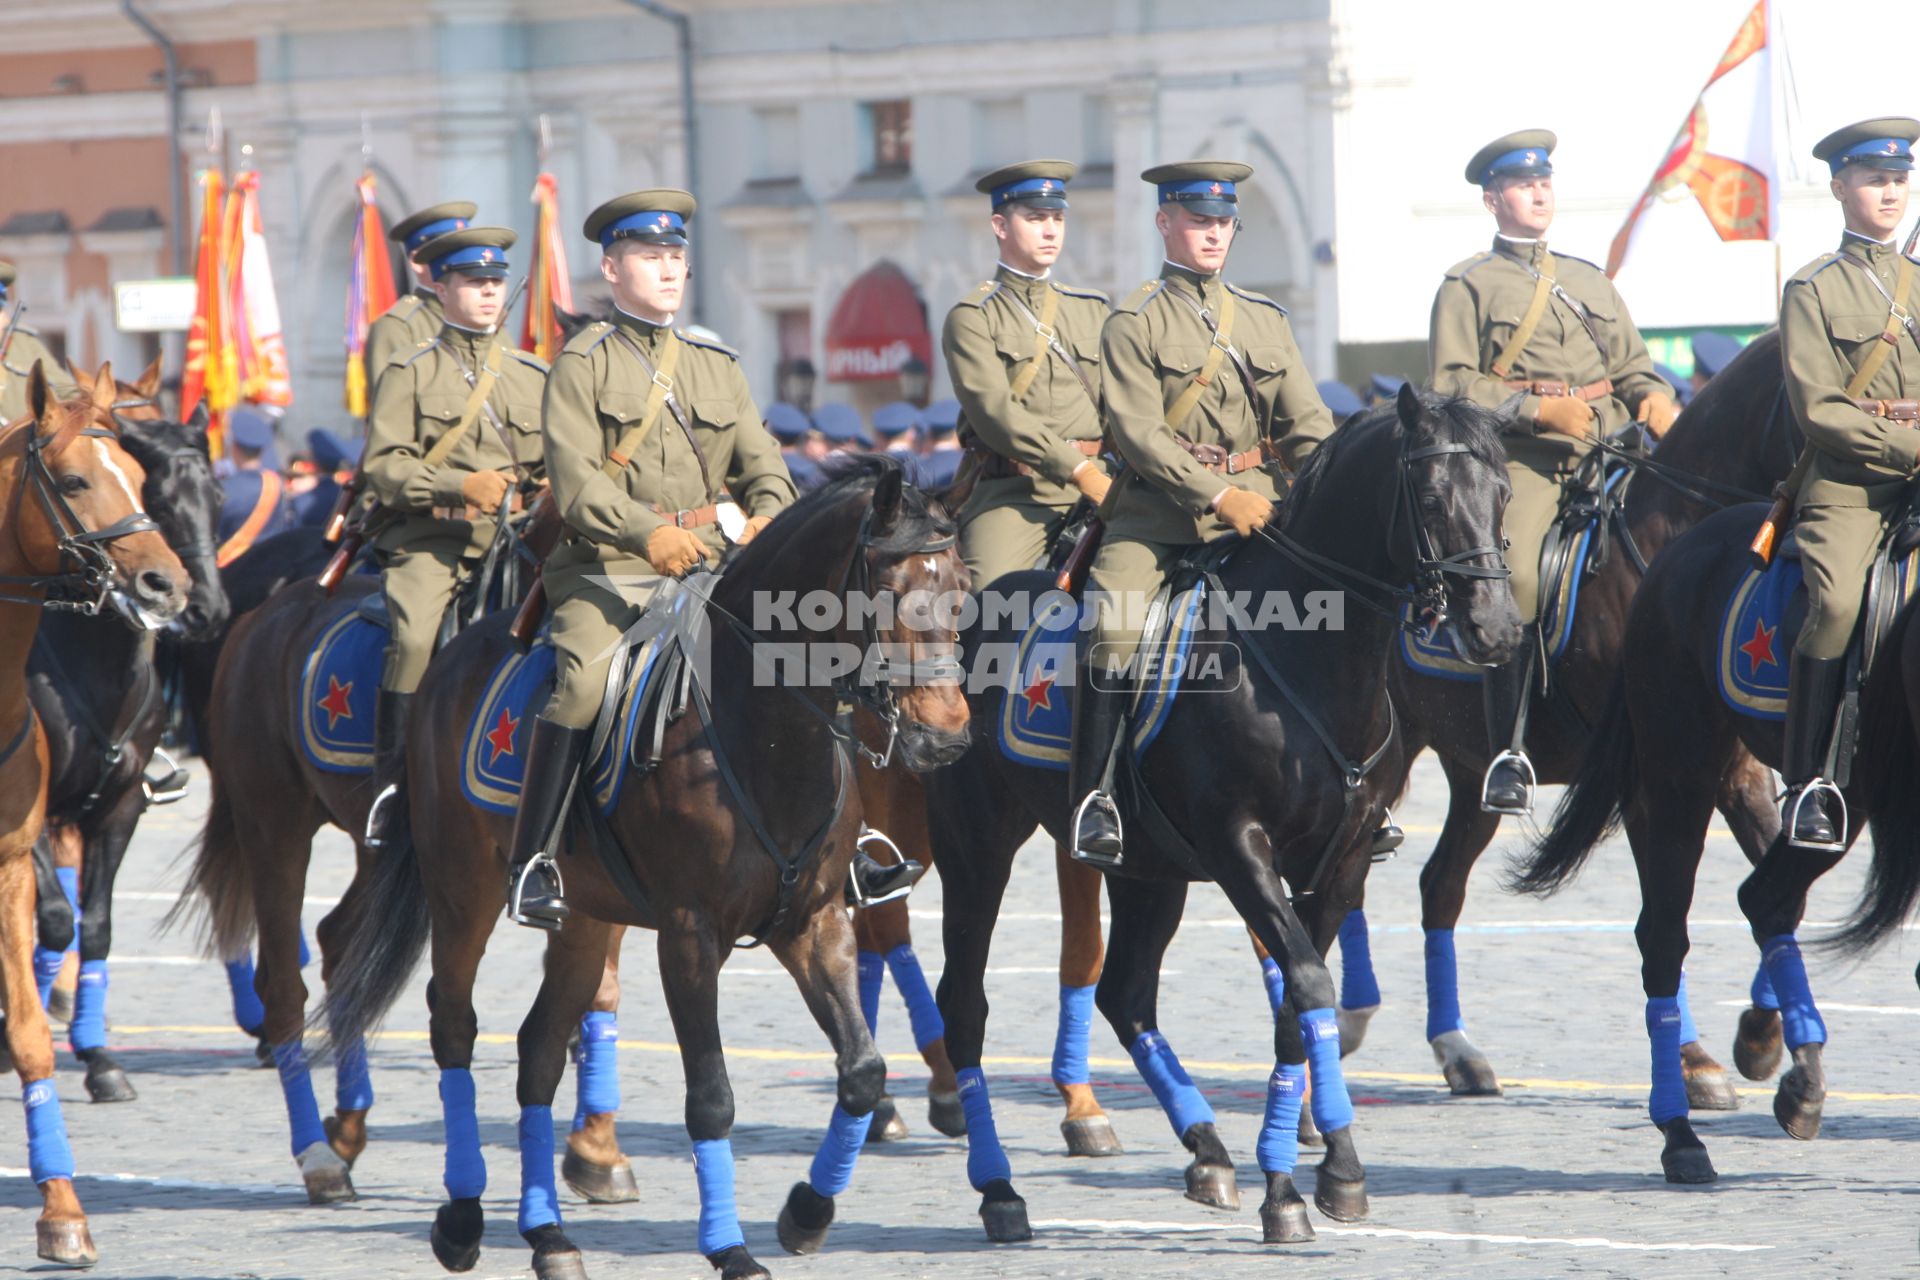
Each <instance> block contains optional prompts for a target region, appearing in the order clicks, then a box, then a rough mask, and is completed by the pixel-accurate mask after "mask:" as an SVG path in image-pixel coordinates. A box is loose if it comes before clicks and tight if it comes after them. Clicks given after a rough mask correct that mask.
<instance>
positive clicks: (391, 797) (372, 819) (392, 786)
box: [361, 782, 400, 849]
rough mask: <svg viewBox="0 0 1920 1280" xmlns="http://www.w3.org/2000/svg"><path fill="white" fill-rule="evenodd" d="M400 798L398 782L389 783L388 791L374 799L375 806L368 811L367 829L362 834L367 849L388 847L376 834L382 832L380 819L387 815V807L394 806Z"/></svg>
mask: <svg viewBox="0 0 1920 1280" xmlns="http://www.w3.org/2000/svg"><path fill="white" fill-rule="evenodd" d="M399 796H400V784H399V783H397V782H389V783H388V784H387V786H386V790H384V791H382V792H381V793H380V794H379V795H377V796H375V797H374V798H373V804H372V805H371V806H370V807H369V808H368V809H367V829H366V830H365V831H364V832H362V833H361V834H362V838H363V840H364V841H365V843H366V846H367V848H369V849H384V848H386V847H387V842H386V841H385V840H384V839H380V838H378V837H376V835H375V834H374V833H375V832H377V831H379V830H380V819H381V816H382V815H383V814H385V812H386V809H387V806H388V805H390V804H392V803H393V802H394V801H395V800H396V799H398V798H399Z"/></svg>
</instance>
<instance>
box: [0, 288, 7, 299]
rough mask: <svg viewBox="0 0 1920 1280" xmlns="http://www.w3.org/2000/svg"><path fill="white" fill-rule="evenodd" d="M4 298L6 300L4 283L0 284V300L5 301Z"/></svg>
mask: <svg viewBox="0 0 1920 1280" xmlns="http://www.w3.org/2000/svg"><path fill="white" fill-rule="evenodd" d="M6 300H7V286H6V285H4V284H0V302H5V301H6Z"/></svg>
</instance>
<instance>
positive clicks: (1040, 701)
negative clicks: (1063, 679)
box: [1020, 672, 1059, 715]
mask: <svg viewBox="0 0 1920 1280" xmlns="http://www.w3.org/2000/svg"><path fill="white" fill-rule="evenodd" d="M1058 678H1059V677H1058V676H1056V675H1054V674H1053V673H1051V672H1049V673H1048V674H1046V675H1044V676H1040V677H1039V678H1038V679H1036V680H1035V681H1034V682H1033V683H1032V684H1030V685H1028V686H1027V687H1026V688H1024V689H1022V690H1021V691H1020V696H1021V697H1023V698H1025V699H1026V700H1027V714H1028V715H1032V714H1033V713H1034V712H1036V711H1038V710H1040V709H1041V708H1042V707H1045V708H1046V709H1047V710H1049V711H1051V710H1052V709H1053V682H1054V681H1055V680H1056V679H1058Z"/></svg>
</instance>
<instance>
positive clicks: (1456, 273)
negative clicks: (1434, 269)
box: [1447, 252, 1493, 280]
mask: <svg viewBox="0 0 1920 1280" xmlns="http://www.w3.org/2000/svg"><path fill="white" fill-rule="evenodd" d="M1492 257H1493V254H1492V253H1491V252H1484V253H1476V254H1474V255H1473V256H1472V257H1471V258H1468V259H1467V260H1466V261H1465V262H1456V263H1454V264H1453V265H1452V266H1450V267H1448V268H1447V279H1449V280H1458V279H1459V278H1460V277H1461V276H1464V275H1465V274H1467V272H1469V271H1471V270H1473V269H1474V268H1475V267H1477V266H1479V265H1480V264H1481V263H1483V262H1486V261H1487V260H1488V259H1490V258H1492Z"/></svg>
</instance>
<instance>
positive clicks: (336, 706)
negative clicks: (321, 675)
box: [316, 673, 353, 733]
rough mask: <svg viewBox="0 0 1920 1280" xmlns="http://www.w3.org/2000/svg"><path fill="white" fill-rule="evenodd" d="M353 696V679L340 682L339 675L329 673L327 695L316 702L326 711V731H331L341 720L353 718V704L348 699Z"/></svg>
mask: <svg viewBox="0 0 1920 1280" xmlns="http://www.w3.org/2000/svg"><path fill="white" fill-rule="evenodd" d="M352 696H353V681H351V680H349V681H347V682H346V683H345V684H341V683H340V677H339V676H336V675H333V674H331V673H329V674H328V676H327V695H326V697H324V698H321V699H320V701H319V702H318V703H317V704H316V705H317V706H319V708H320V709H321V710H322V711H324V712H326V713H327V732H328V733H332V732H333V731H334V729H336V728H338V727H339V724H340V722H341V721H342V720H351V719H353V705H352V704H351V703H350V702H348V699H349V698H351V697H352Z"/></svg>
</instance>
